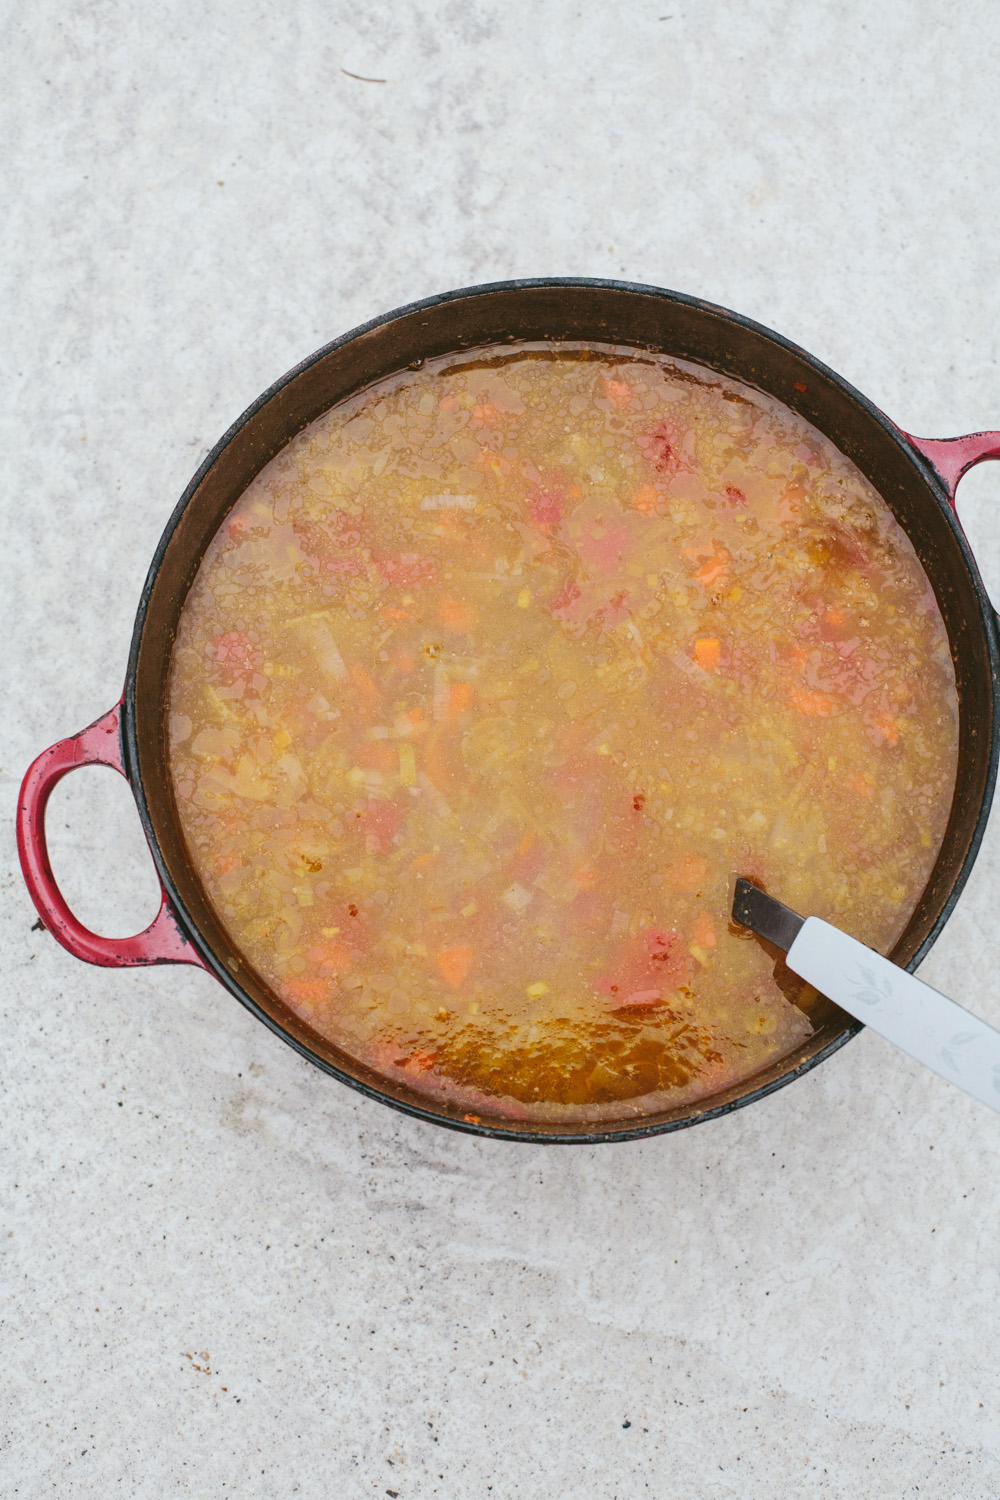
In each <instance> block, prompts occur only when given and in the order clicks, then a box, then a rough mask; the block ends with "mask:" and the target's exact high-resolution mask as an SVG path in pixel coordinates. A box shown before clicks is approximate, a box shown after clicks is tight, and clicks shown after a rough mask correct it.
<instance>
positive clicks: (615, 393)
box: [601, 375, 632, 411]
mask: <svg viewBox="0 0 1000 1500" xmlns="http://www.w3.org/2000/svg"><path fill="white" fill-rule="evenodd" d="M601 379H602V381H603V384H604V389H605V391H606V393H607V397H608V400H609V401H611V402H612V403H613V405H615V406H617V408H618V410H619V411H624V410H625V408H626V406H629V405H631V402H632V387H631V386H630V385H629V383H628V381H627V380H612V378H611V376H610V375H603V376H602V377H601Z"/></svg>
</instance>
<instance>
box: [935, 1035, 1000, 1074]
mask: <svg viewBox="0 0 1000 1500" xmlns="http://www.w3.org/2000/svg"><path fill="white" fill-rule="evenodd" d="M981 1039H982V1033H981V1032H979V1031H956V1032H955V1035H954V1036H953V1037H951V1039H950V1040H949V1041H948V1042H946V1043H945V1045H944V1046H943V1047H942V1048H941V1051H940V1053H939V1056H940V1058H941V1061H942V1062H943V1063H944V1065H945V1067H946V1068H950V1069H951V1071H952V1072H953V1073H957V1072H958V1071H959V1069H960V1068H961V1067H962V1063H961V1062H956V1061H955V1054H954V1052H953V1051H952V1048H953V1047H967V1046H968V1045H969V1043H970V1042H978V1041H980V1040H981ZM993 1071H994V1072H997V1069H996V1068H994V1070H993Z"/></svg>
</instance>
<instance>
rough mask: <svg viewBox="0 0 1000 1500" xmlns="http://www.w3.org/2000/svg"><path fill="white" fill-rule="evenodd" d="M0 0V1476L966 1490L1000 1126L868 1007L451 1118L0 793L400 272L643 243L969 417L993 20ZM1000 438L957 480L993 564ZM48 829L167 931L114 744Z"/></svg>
mask: <svg viewBox="0 0 1000 1500" xmlns="http://www.w3.org/2000/svg"><path fill="white" fill-rule="evenodd" d="M3 11H4V13H5V14H4V23H5V24H4V36H5V46H4V50H3V56H2V58H0V96H2V100H3V103H2V106H0V107H2V111H3V123H2V129H0V162H2V168H3V172H4V177H5V193H4V198H3V202H4V212H3V215H2V219H0V237H2V243H3V253H2V264H3V271H4V277H5V280H4V292H3V308H4V322H5V334H4V339H3V360H2V367H0V379H2V381H3V395H2V401H0V418H2V422H3V433H4V437H3V442H2V445H0V462H2V465H3V485H2V491H0V493H2V497H3V503H2V526H3V532H2V545H0V566H2V569H3V581H2V584H0V597H2V609H3V624H2V629H3V650H2V651H0V683H2V694H3V696H2V702H3V708H4V712H3V714H2V720H0V735H2V740H0V766H2V781H3V798H4V803H5V806H6V809H7V812H6V814H5V817H4V820H3V825H2V829H0V836H2V841H3V842H2V855H0V857H2V863H0V877H2V881H3V887H4V889H3V904H2V943H3V964H2V979H0V984H2V1003H3V1017H4V1021H3V1033H2V1035H3V1064H2V1081H3V1092H4V1100H3V1105H2V1127H3V1153H4V1155H3V1163H4V1165H3V1202H4V1209H3V1216H2V1227H0V1262H2V1267H3V1272H2V1275H3V1283H2V1294H0V1313H2V1323H3V1326H2V1350H0V1361H2V1369H3V1377H2V1396H0V1401H2V1406H3V1426H4V1439H3V1448H2V1451H0V1492H2V1493H3V1495H4V1496H13V1495H17V1496H26V1497H35V1496H42V1495H49V1494H54V1495H57V1496H59V1497H70V1496H71V1497H76V1496H82V1495H91V1494H97V1495H103V1496H142V1497H149V1500H160V1497H163V1496H167V1495H173V1494H175V1493H180V1494H190V1495H192V1496H199V1497H201V1496H204V1497H213V1500H214V1497H217V1496H223V1495H230V1494H238V1495H239V1496H240V1497H241V1500H258V1497H261V1500H262V1497H268V1500H270V1497H275V1500H285V1497H289V1496H295V1495H301V1496H307V1497H317V1500H319V1497H324V1500H325V1497H328V1496H337V1497H340V1496H343V1497H345V1500H354V1497H367V1496H374V1497H377V1496H384V1495H391V1494H393V1493H397V1494H398V1495H399V1497H400V1500H425V1497H431V1496H440V1497H444V1500H467V1497H474V1496H475V1497H480V1496H482V1497H484V1500H485V1497H487V1496H491V1495H492V1496H493V1497H496V1500H540V1497H544V1500H581V1497H583V1500H614V1497H617V1500H634V1497H643V1496H650V1497H653V1500H689V1497H691V1496H701V1495H708V1494H711V1495H713V1496H716V1495H717V1496H720V1497H730V1496H741V1497H742V1496H751V1497H762V1500H763V1497H767V1500H770V1497H772V1496H786V1495H792V1494H795V1495H806V1494H808V1495H812V1494H817V1495H831V1496H843V1497H850V1500H855V1497H858V1496H861V1495H865V1496H867V1495H878V1496H916V1495H918V1494H919V1496H920V1497H921V1500H927V1497H954V1496H970V1497H977V1500H978V1497H985V1496H995V1495H997V1494H998V1493H1000V1425H998V1410H997V1406H998V1397H1000V1382H998V1357H997V1347H998V1336H1000V1295H998V1294H1000V1277H998V1252H997V1243H998V1231H1000V1212H998V1191H997V1182H998V1178H1000V1119H998V1118H997V1117H995V1116H993V1115H992V1114H989V1113H988V1112H987V1111H986V1110H985V1109H983V1108H981V1107H980V1106H979V1105H977V1104H975V1103H973V1102H972V1101H971V1100H969V1099H966V1098H965V1097H964V1096H960V1095H958V1094H957V1093H955V1092H954V1091H952V1090H950V1089H949V1088H948V1087H947V1086H946V1085H944V1084H942V1083H940V1082H939V1081H937V1080H936V1079H935V1078H933V1077H931V1076H930V1075H928V1074H925V1073H923V1072H921V1071H920V1070H919V1069H918V1068H917V1067H916V1065H913V1066H911V1065H910V1064H909V1063H908V1062H907V1061H906V1059H904V1058H902V1057H900V1056H899V1055H897V1054H895V1053H894V1052H892V1051H891V1050H890V1049H889V1048H888V1047H887V1045H885V1044H883V1043H882V1042H880V1041H879V1039H878V1038H875V1037H872V1036H869V1035H865V1036H863V1037H862V1038H861V1039H860V1040H858V1041H856V1042H854V1043H852V1045H851V1046H850V1047H848V1048H847V1049H846V1050H845V1051H843V1052H841V1053H840V1054H839V1055H838V1056H837V1057H836V1058H834V1059H833V1060H832V1061H830V1062H828V1063H827V1064H826V1065H825V1066H824V1067H822V1068H821V1069H819V1070H818V1071H817V1072H816V1073H813V1074H812V1075H811V1076H809V1077H808V1078H806V1079H805V1080H803V1081H801V1082H799V1083H798V1084H796V1085H795V1086H794V1087H792V1088H789V1089H787V1090H785V1091H783V1092H781V1093H780V1094H778V1095H777V1096H775V1097H774V1098H772V1099H769V1100H767V1101H766V1102H765V1103H763V1104H760V1105H757V1106H755V1107H754V1108H752V1109H750V1110H746V1111H743V1112H740V1113H738V1114H737V1115H735V1116H734V1117H732V1118H730V1119H727V1120H725V1121H722V1122H720V1123H716V1124H712V1125H710V1126H706V1127H704V1128H702V1129H700V1130H697V1131H690V1132H684V1133H682V1134H680V1135H677V1136H672V1137H667V1138H665V1139H660V1140H655V1141H651V1142H648V1143H646V1144H642V1145H628V1146H620V1147H614V1148H610V1147H598V1148H594V1149H572V1150H560V1149H557V1148H548V1149H535V1148H523V1147H516V1146H509V1145H500V1144H490V1143H484V1142H481V1141H475V1140H470V1139H465V1138H462V1137H457V1136H455V1135H452V1134H449V1133H447V1132H444V1131H441V1130H438V1129H434V1128H430V1127H425V1126H423V1125H419V1124H417V1123H415V1122H412V1121H409V1120H406V1119H403V1118H402V1117H399V1116H396V1115H394V1114H392V1113H391V1112H389V1111H388V1110H385V1109H383V1108H381V1107H379V1106H376V1105H373V1104H369V1103H366V1102H364V1101H361V1100H359V1099H357V1098H355V1097H354V1096H353V1095H352V1094H351V1093H349V1092H348V1091H347V1090H346V1089H343V1088H341V1087H339V1086H337V1085H336V1084H334V1083H332V1082H330V1081H329V1080H327V1079H326V1078H324V1077H323V1076H322V1075H321V1074H319V1073H318V1072H316V1071H314V1070H312V1069H311V1068H310V1067H308V1066H307V1065H306V1064H304V1063H302V1062H300V1061H299V1060H298V1059H297V1058H296V1057H295V1056H294V1055H293V1054H292V1052H291V1051H290V1050H288V1049H287V1048H285V1047H283V1046H281V1045H280V1044H279V1043H278V1042H277V1041H275V1040H274V1039H272V1038H271V1037H270V1035H269V1034H268V1033H267V1032H265V1030H264V1029H263V1028H262V1027H261V1026H259V1025H258V1024H257V1023H256V1022H254V1021H253V1020H251V1019H250V1018H249V1017H248V1016H247V1015H245V1014H244V1013H243V1011H242V1010H241V1009H240V1007H239V1006H238V1005H237V1004H236V1003H235V1002H234V1001H232V1000H231V999H230V998H229V997H227V995H226V994H224V992H223V991H222V990H221V989H220V988H219V987H218V986H217V985H215V984H214V983H213V982H212V981H211V980H209V979H208V978H207V976H204V975H200V974H197V973H195V972H194V971H188V970H179V969H174V970H170V969H168V970H160V971H152V972H137V973H131V974H116V973H107V972H103V971H100V970H97V969H90V968H86V967H84V966H83V965H81V964H79V963H76V962H74V961H73V960H72V959H70V958H69V956H68V955H67V954H65V953H64V952H63V951H62V949H60V948H58V947H57V946H56V945H55V943H54V942H53V941H52V940H51V939H50V938H49V937H48V936H47V935H46V934H45V933H44V932H35V931H33V930H32V921H33V917H34V913H33V911H32V909H31V907H30V904H29V902H28V900H27V898H26V896H25V894H24V891H23V888H22V886H21V884H20V880H19V878H18V876H17V874H16V864H15V854H14V841H13V832H12V826H11V821H10V812H11V810H12V807H13V802H14V796H15V789H16V785H17V782H18V780H19V779H20V776H21V774H22V772H23V770H24V767H25V766H26V764H27V763H28V761H29V760H30V759H31V757H32V756H33V755H34V754H35V753H37V751H38V750H40V749H41V748H42V747H43V746H45V745H47V744H49V743H51V742H52V741H53V740H54V739H56V738H58V737H59V736H61V735H63V734H66V733H68V732H70V731H73V730H76V729H78V728H80V727H81V726H82V725H84V724H86V723H88V722H89V721H90V720H91V719H93V718H94V717H96V715H97V714H98V713H100V712H101V711H103V710H104V709H106V708H107V707H109V706H110V705H111V703H112V702H113V701H114V699H115V697H116V696H117V693H118V690H119V687H120V683H121V679H122V675H123V670H124V664H125V659H126V653H127V646H128V639H129V633H130V629H131V621H132V615H133V611H134V608H135V604H136V601H137V597H138V592H139V588H140V585H141V581H142V578H143V575H144V573H145V569H146V566H147V563H148V560H149V558H150V555H151V553H152V551H153V548H154V545H155V543H156V539H157V537H158V535H159V532H160V530H161V528H162V526H163V524H164V521H165V520H166V517H167V516H168V514H169V512H170V509H171V507H172V506H173V504H174V501H175V499H176V497H177V495H178V494H179V493H180V491H181V490H182V488H183V487H184V485H185V483H186V482H187V480H188V478H189V477H190V475H191V473H192V472H193V470H194V468H195V466H196V464H197V462H198V461H199V459H200V457H201V456H202V454H203V453H204V452H205V451H206V449H207V448H208V447H209V446H211V444H212V443H213V442H214V441H215V439H216V438H217V437H218V436H219V434H220V433H221V432H222V431H223V430H224V429H225V427H226V426H227V425H228V423H229V422H230V421H231V420H232V419H233V418H234V417H235V416H236V415H237V414H238V413H239V412H240V411H241V410H242V409H243V407H244V406H246V405H247V404H248V403H249V402H250V401H251V400H252V399H253V398H254V397H255V396H256V395H257V394H258V392H259V391H261V390H263V389H264V388H265V387H266V386H267V385H268V384H269V383H270V382H271V381H272V380H273V379H274V378H275V377H276V376H277V375H279V374H280V373H281V372H282V371H284V370H285V369H286V368H287V367H288V366H290V365H291V364H293V363H294V362H296V361H297V360H298V359H299V358H301V357H302V356H304V355H306V354H308V353H309V352H311V351H312V350H313V349H314V348H316V347H318V346H319V345H320V344H321V343H323V342H324V341H326V340H328V339H329V338H331V337H333V336H335V335H336V334H339V333H341V332H342V331H344V330H346V329H347V328H349V327H351V326H352V325H353V324H355V323H358V322H360V321H362V320H364V319H366V318H369V317H371V316H374V315H376V314H378V313H380V312H382V311H384V310H386V309H388V308H390V307H393V306H394V305H397V304H399V303H401V302H405V301H409V300H411V299H413V298H416V297H421V296H424V295H427V294H430V293H433V292H436V291H439V290H442V289H444V288H447V287H451V286H459V285H462V284H467V283H470V282H476V281H485V280H489V279H493V278H499V277H507V276H516V275H529V276H530V275H544V274H594V275H598V276H621V277H625V278H628V279H634V280H639V281H649V282H655V283H659V284H661V285H665V286H671V287H676V288H679V289H681V290H683V291H686V292H691V293H695V294H697V295H700V296H703V297H706V298H709V299H712V300H714V301H717V302H721V303H723V304H726V305H728V306H731V307H734V308H738V309H740V310H741V311H743V312H745V313H747V314H750V315H751V316H753V317H756V318H758V319H760V320H761V321H762V322H764V323H767V324H769V325H771V326H772V327H775V328H777V329H779V330H781V331H782V332H783V333H785V334H787V335H789V336H790V337H792V338H794V339H796V340H798V341H799V342H800V343H802V344H804V345H805V346H806V347H807V348H808V349H810V350H812V351H813V352H814V353H816V354H817V355H819V356H820V357H821V358H822V359H824V360H826V361H828V362H829V363H830V364H832V365H833V366H834V367H835V368H836V369H838V370H840V371H841V372H842V373H843V374H844V375H846V376H847V378H848V379H850V380H852V381H853V382H854V383H855V384H856V385H857V386H859V387H860V388H861V389H862V390H863V391H865V392H866V393H867V394H868V395H869V396H871V397H872V399H873V400H874V401H876V402H877V403H878V404H879V405H880V406H882V407H883V408H884V409H885V410H887V411H888V412H890V413H891V414H892V415H893V417H894V418H895V419H896V420H898V421H899V422H900V423H901V424H902V425H903V426H905V427H908V428H909V429H910V430H911V431H916V432H921V433H926V434H932V435H950V434H953V433H956V432H962V431H968V430H971V429H974V428H976V427H982V426H989V425H994V426H996V425H998V424H1000V368H998V344H1000V295H998V292H1000V288H998V277H997V245H998V243H1000V200H998V196H997V192H996V156H997V124H998V119H1000V94H998V92H997V87H996V78H997V73H998V63H1000V57H998V53H1000V23H998V18H997V11H996V7H995V5H994V4H992V3H991V0H969V3H966V4H965V5H961V6H958V5H955V4H952V3H945V0H911V3H906V0H885V3H882V4H880V5H878V6H873V5H870V4H867V3H865V0H841V3H831V0H799V3H797V4H792V3H790V0H788V3H780V0H763V3H759V4H754V5H749V6H748V5H746V4H745V3H741V0H713V3H709V0H697V3H693V0H641V3H638V4H631V5H628V6H615V5H610V4H598V3H594V0H578V3H576V4H571V3H568V0H535V3H528V0H508V3H507V4H505V5H500V4H486V3H483V0H455V3H450V4H449V3H434V0H397V3H394V4H389V3H384V0H378V3H372V0H367V3H361V4H347V3H345V0H329V3H326V0H324V3H320V0H300V3H298V4H287V3H286V4H279V3H276V0H242V3H237V0H214V3H207V4H206V3H201V4H194V3H192V0H174V3H173V4H170V5H165V4H162V3H161V4H156V3H152V4H149V3H147V4H145V5H139V4H137V3H130V0H118V3H115V0H89V3H88V0H75V3H70V4H65V3H62V4H61V3H57V0H35V3H34V4H33V5H31V6H24V5H20V4H16V3H15V0H6V3H5V4H4V6H3ZM345 69H346V70H348V71H349V72H353V73H358V74H363V75H366V76H368V77H373V78H378V79H384V80H385V82H384V83H366V82H358V81H355V80H354V79H352V78H350V77H348V76H346V74H345V72H344V71H343V70H345ZM998 477H1000V476H997V474H996V471H993V472H990V469H989V467H988V466H987V467H984V468H983V469H980V470H979V471H977V473H976V474H975V475H973V476H970V478H969V479H968V480H967V481H965V483H964V486H963V514H964V516H965V517H966V520H967V523H968V526H969V530H970V533H971V535H972V537H973V540H974V542H975V544H976V546H977V548H978V550H979V553H980V556H981V557H982V559H983V561H984V566H985V569H986V572H987V576H993V577H994V578H996V579H997V580H998V581H1000V521H998V518H997V515H996V511H995V508H994V504H993V500H994V495H995V492H996V489H997V482H998ZM50 824H51V826H52V842H53V849H54V859H55V863H56V866H57V870H58V873H59V875H60V878H61V879H62V881H63V884H64V886H65V888H66V890H67V892H68V894H69V895H70V896H71V897H72V900H73V902H74V904H75V906H76V908H77V910H78V911H79V913H80V914H81V916H83V917H84V919H86V920H89V921H91V922H92V923H93V924H95V925H97V926H98V927H99V928H101V929H102V930H104V931H115V930H117V931H122V930H126V929H134V928H135V927H137V926H138V925H140V924H142V923H144V922H145V921H146V920H148V918H149V916H150V915H151V913H152V911H153V909H154V906H155V890H154V886H153V882H152V878H151V873H150V865H149V861H148V858H147V857H146V856H145V855H144V853H143V847H142V842H141V836H140V834H139V831H138V823H137V820H136V818H135V815H134V813H132V812H130V806H129V801H128V793H127V790H126V788H125V787H124V784H122V783H119V782H118V779H117V778H116V777H114V776H112V775H111V774H110V773H107V772H98V771H90V772H84V773H81V774H79V775H78V776H76V777H74V778H72V780H71V781H70V782H68V783H64V785H63V787H62V788H60V790H59V792H58V793H57V795H56V797H55V798H54V800H53V804H52V813H51V817H50ZM998 863H1000V833H998V832H997V830H996V828H994V830H993V831H992V832H991V833H990V834H989V835H988V838H987V842H986V845H985V848H984V850H983V853H982V855H981V857H980V860H979V864H978V866H977V869H976V872H975V875H974V877H973V879H972V881H971V883H970V885H969V887H968V889H967V892H966V894H965V896H964V897H963V899H962V902H961V905H960V907H959V909H958V912H957V913H956V915H955V917H954V918H953V920H952V921H951V922H950V924H949V926H948V929H947V932H946V934H945V936H944V937H943V938H942V940H941V941H940V943H939V944H938V946H937V948H936V950H935V952H934V954H933V956H932V958H931V959H930V960H929V961H928V963H927V964H926V966H925V973H926V975H927V976H928V977H930V978H932V979H933V980H934V982H936V983H938V984H939V985H940V986H941V987H942V988H946V989H949V990H950V991H951V992H952V993H953V994H955V995H956V997H958V998H961V999H964V1000H965V1001H966V1002H967V1003H969V1004H970V1005H971V1006H973V1007H975V1008H976V1009H978V1010H980V1011H981V1012H982V1013H983V1014H986V1015H988V1016H991V1017H992V1018H993V1020H994V1021H1000V983H998V980H997V975H998V973H1000V929H998V926H997V923H996V920H995V918H994V909H995V904H996V901H997V895H998V887H1000V880H998V875H1000V871H998Z"/></svg>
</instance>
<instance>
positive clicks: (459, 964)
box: [435, 945, 472, 990]
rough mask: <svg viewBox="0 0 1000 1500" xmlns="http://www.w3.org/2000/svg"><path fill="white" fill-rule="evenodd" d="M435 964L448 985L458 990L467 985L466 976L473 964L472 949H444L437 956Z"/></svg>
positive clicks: (467, 947)
mask: <svg viewBox="0 0 1000 1500" xmlns="http://www.w3.org/2000/svg"><path fill="white" fill-rule="evenodd" d="M435 962H436V964H437V966H438V968H439V969H440V970H441V973H442V974H443V975H444V977H445V979H446V980H447V981H448V983H449V984H450V985H451V986H452V988H453V989H456V990H457V989H458V988H459V987H460V986H461V985H462V984H464V983H465V976H466V975H467V974H468V972H469V967H470V965H471V963H472V949H471V948H470V947H469V946H468V945H464V946H463V947H461V948H442V949H441V951H440V953H438V954H437V955H436V957H435Z"/></svg>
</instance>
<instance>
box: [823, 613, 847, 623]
mask: <svg viewBox="0 0 1000 1500" xmlns="http://www.w3.org/2000/svg"><path fill="white" fill-rule="evenodd" d="M826 618H827V619H828V620H829V622H830V624H831V625H843V623H844V611H843V610H842V609H828V610H827V612H826Z"/></svg>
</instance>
